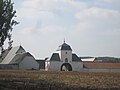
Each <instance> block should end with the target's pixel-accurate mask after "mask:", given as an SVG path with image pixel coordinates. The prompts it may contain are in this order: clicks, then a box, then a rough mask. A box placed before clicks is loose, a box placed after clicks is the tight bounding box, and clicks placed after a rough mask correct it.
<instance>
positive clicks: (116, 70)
mask: <svg viewBox="0 0 120 90" xmlns="http://www.w3.org/2000/svg"><path fill="white" fill-rule="evenodd" d="M83 70H84V72H120V69H86V68H84V69H83Z"/></svg>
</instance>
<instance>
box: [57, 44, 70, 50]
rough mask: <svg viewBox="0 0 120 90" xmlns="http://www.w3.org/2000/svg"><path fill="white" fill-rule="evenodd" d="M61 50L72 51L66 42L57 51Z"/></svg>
mask: <svg viewBox="0 0 120 90" xmlns="http://www.w3.org/2000/svg"><path fill="white" fill-rule="evenodd" d="M59 50H71V51H72V49H71V47H70V45H68V44H66V43H65V42H64V43H63V44H62V45H60V46H59V48H58V50H57V51H59Z"/></svg>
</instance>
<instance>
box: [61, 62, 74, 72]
mask: <svg viewBox="0 0 120 90" xmlns="http://www.w3.org/2000/svg"><path fill="white" fill-rule="evenodd" d="M61 71H72V66H71V65H70V64H69V63H63V64H62V66H61Z"/></svg>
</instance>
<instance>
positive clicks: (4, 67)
mask: <svg viewBox="0 0 120 90" xmlns="http://www.w3.org/2000/svg"><path fill="white" fill-rule="evenodd" d="M0 69H1V70H18V65H10V64H0Z"/></svg>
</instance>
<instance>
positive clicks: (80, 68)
mask: <svg viewBox="0 0 120 90" xmlns="http://www.w3.org/2000/svg"><path fill="white" fill-rule="evenodd" d="M70 64H71V66H72V71H80V72H82V71H83V62H70Z"/></svg>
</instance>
